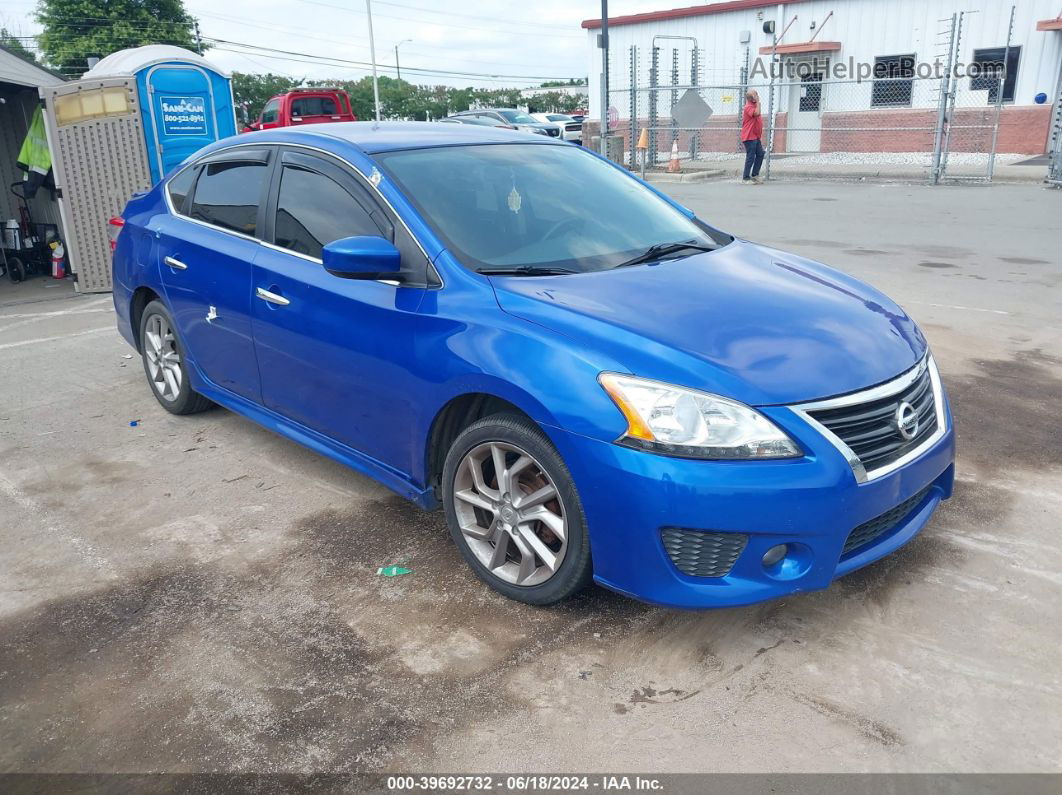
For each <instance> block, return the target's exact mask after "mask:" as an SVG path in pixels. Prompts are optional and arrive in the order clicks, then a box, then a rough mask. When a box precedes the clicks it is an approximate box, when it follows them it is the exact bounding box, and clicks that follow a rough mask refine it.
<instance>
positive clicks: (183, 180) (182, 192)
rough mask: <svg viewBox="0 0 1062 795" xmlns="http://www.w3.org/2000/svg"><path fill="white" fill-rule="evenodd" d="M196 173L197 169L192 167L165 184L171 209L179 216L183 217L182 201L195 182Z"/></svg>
mask: <svg viewBox="0 0 1062 795" xmlns="http://www.w3.org/2000/svg"><path fill="white" fill-rule="evenodd" d="M196 171H198V169H196V168H194V167H193V168H186V169H185V170H184V171H182V172H181V173H180V174H178V175H177V176H176V177H174V178H173V179H171V180H170V181H169V182H168V183H167V184H166V192H167V193H169V194H170V201H171V202H172V203H173V209H174V210H175V211H177V212H178V213H180V214H181V215H184V200H185V199H186V198H187V197H188V191H190V190H191V189H192V183H193V182H195V174H196Z"/></svg>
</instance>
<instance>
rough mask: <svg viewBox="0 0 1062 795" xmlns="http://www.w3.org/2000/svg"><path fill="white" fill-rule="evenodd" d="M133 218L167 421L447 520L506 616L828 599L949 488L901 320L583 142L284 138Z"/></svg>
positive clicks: (132, 263)
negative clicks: (273, 454) (531, 609)
mask: <svg viewBox="0 0 1062 795" xmlns="http://www.w3.org/2000/svg"><path fill="white" fill-rule="evenodd" d="M558 185H578V186H579V188H578V190H570V191H564V190H558V188H557V186H558ZM123 218H124V222H125V223H124V226H123V227H122V229H121V232H120V233H119V235H118V238H117V245H116V249H115V252H114V285H115V289H114V301H115V306H116V308H117V312H118V325H119V330H120V331H121V333H122V335H123V336H124V337H125V338H126V339H127V340H128V341H129V343H130V344H132V345H134V346H135V347H136V348H137V350H138V351H139V352H140V354H141V355H142V357H143V362H144V370H145V373H146V375H147V379H148V383H149V384H150V387H151V389H152V390H153V392H154V395H155V397H156V398H157V399H158V402H159V403H160V404H161V405H162V407H163V408H165V409H166V410H167V411H170V412H173V413H175V414H190V413H193V412H197V411H201V410H203V409H205V408H208V407H209V406H211V405H212V404H215V403H216V404H220V405H222V406H224V407H226V408H228V409H231V410H232V411H236V412H238V413H240V414H243V415H245V416H247V417H249V418H251V419H252V420H254V421H256V422H258V423H260V424H262V425H263V426H265V427H267V428H269V429H271V430H273V431H275V432H277V433H279V434H281V435H283V436H286V437H288V438H290V439H292V440H294V441H297V442H299V443H301V444H304V445H306V446H307V447H310V448H312V449H314V450H316V451H318V452H320V453H322V454H324V455H327V456H330V457H331V458H333V459H335V460H337V461H340V462H342V463H343V464H346V465H347V466H349V467H351V468H352V469H355V470H357V471H359V472H362V473H364V474H366V475H368V476H370V477H372V478H375V479H376V480H378V481H379V482H381V483H383V484H384V485H385V486H387V487H389V488H391V489H393V490H394V491H396V492H397V493H399V494H401V495H403V496H405V497H407V498H408V499H410V500H412V501H413V502H415V503H417V504H418V505H419V506H421V507H422V508H425V509H432V508H436V507H438V506H439V505H440V504H441V507H442V509H443V510H444V511H445V514H446V519H447V523H448V525H449V528H450V533H451V535H452V536H453V540H454V543H455V544H456V545H457V548H458V549H459V550H460V552H461V554H462V556H463V557H464V558H465V560H466V561H467V563H468V565H469V566H471V567H472V569H473V571H474V572H475V573H476V574H477V575H478V576H479V577H480V578H481V579H482V580H484V581H485V582H486V583H487V584H489V585H490V586H491V587H493V588H495V589H497V590H498V591H500V592H501V593H502V594H504V595H506V596H508V597H510V598H512V599H517V600H520V601H522V602H527V603H530V604H537V605H544V604H552V603H555V602H558V601H560V600H562V599H564V598H566V597H568V596H571V595H572V594H574V593H575V592H577V591H578V590H580V589H581V588H583V587H585V586H586V585H587V584H589V582H590V581H591V580H594V581H596V582H597V583H599V584H601V585H603V586H606V587H608V588H612V589H614V590H616V591H619V592H621V593H625V594H628V595H630V596H633V597H636V598H638V599H642V600H646V601H649V602H653V603H657V604H661V605H671V606H678V607H689V608H700V607H723V606H732V605H742V604H750V603H753V602H758V601H762V600H765V599H772V598H776V597H779V596H784V595H786V594H790V593H795V592H798V591H809V590H815V589H821V588H825V587H827V586H828V585H829V584H830V583H831V582H832V581H833V580H835V579H836V578H837V577H839V576H841V575H843V574H846V573H848V572H850V571H853V570H855V569H857V568H859V567H861V566H864V565H866V564H868V563H870V562H871V561H874V560H877V559H878V558H880V557H882V556H884V555H886V554H888V553H890V552H892V551H893V550H895V549H896V548H897V547H899V546H901V545H902V544H904V543H906V542H907V541H909V540H910V539H911V538H912V537H913V536H914V535H915V534H916V533H918V532H919V530H921V529H922V527H924V526H925V524H926V522H927V521H928V520H929V517H930V516H931V515H932V513H933V511H934V510H935V509H936V507H937V506H938V504H939V503H940V501H941V500H943V499H946V498H948V497H949V496H950V495H951V491H952V483H953V480H954V465H953V461H954V434H953V431H952V420H951V413H950V410H949V408H948V402H947V399H946V396H945V393H944V389H943V387H942V385H941V381H940V376H939V374H938V372H937V366H936V364H935V363H934V361H933V357H932V355H931V354H930V351H929V348H928V346H927V344H926V340H925V338H924V337H923V335H922V332H921V331H920V329H919V328H918V326H917V325H916V324H915V323H914V321H912V320H911V318H910V317H908V316H907V314H906V313H905V312H904V311H903V310H902V309H901V308H900V307H899V306H897V305H896V304H895V303H893V302H892V301H891V300H889V299H888V298H887V297H885V296H884V295H882V294H881V293H879V292H878V291H877V290H875V289H873V288H872V287H869V286H868V285H866V284H863V283H861V282H859V281H857V280H855V279H852V278H850V277H848V276H846V275H844V274H842V273H839V272H837V271H835V270H832V269H830V268H828V267H826V266H824V265H821V264H818V263H816V262H812V261H809V260H807V259H804V258H802V257H799V256H796V255H793V254H789V253H786V252H784V251H777V250H774V249H770V248H766V247H764V246H760V245H756V244H754V243H750V242H747V241H744V240H739V239H736V238H734V237H733V236H731V235H729V234H726V233H725V232H722V231H720V230H718V229H715V228H714V227H712V226H711V225H710V224H708V223H706V222H705V221H703V220H701V219H699V218H697V217H696V216H695V215H694V214H693V213H691V212H690V211H689V210H687V209H686V208H684V207H682V206H680V205H678V204H676V203H675V202H674V201H672V200H671V199H669V198H668V197H666V196H664V195H663V194H661V193H659V192H657V191H656V190H654V189H653V188H652V187H651V186H648V185H646V184H644V183H642V182H641V181H639V180H638V179H637V178H635V177H633V176H631V175H630V174H628V173H627V172H626V171H624V170H623V169H622V168H619V167H617V166H615V165H614V164H612V163H610V162H608V161H606V160H604V159H602V158H600V157H598V156H597V155H595V154H593V153H591V152H589V151H587V150H585V149H582V148H580V147H578V146H574V145H570V144H565V143H562V142H559V141H556V140H552V139H547V138H545V137H535V138H531V137H526V138H519V137H518V136H513V134H512V133H511V132H509V131H505V130H501V131H498V130H493V129H490V128H485V127H473V126H466V125H456V124H416V123H412V124H406V123H385V124H372V123H353V124H352V123H347V124H334V125H333V124H324V125H315V126H314V127H313V128H312V129H298V130H297V129H279V130H270V131H266V132H260V133H253V134H250V135H242V136H240V137H239V138H238V139H227V140H222V141H219V142H217V143H216V144H213V145H211V146H209V147H207V148H205V149H203V150H201V151H200V152H198V153H197V154H195V155H194V156H193V157H191V158H190V159H189V160H188V161H187V162H185V163H184V164H182V165H181V166H180V167H179V168H178V169H177V170H176V171H175V172H173V173H172V174H170V175H168V176H167V177H166V178H165V179H164V180H163V181H162V182H161V183H159V184H158V185H156V186H155V187H154V188H153V189H152V190H151V191H149V192H147V193H145V194H142V195H138V196H137V197H134V198H133V200H132V201H130V202H129V205H128V206H127V207H126V209H125V212H124V214H123Z"/></svg>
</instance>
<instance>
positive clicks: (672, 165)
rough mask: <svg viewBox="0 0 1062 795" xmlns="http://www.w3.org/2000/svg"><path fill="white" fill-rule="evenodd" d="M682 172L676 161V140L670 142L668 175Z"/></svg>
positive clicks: (677, 160)
mask: <svg viewBox="0 0 1062 795" xmlns="http://www.w3.org/2000/svg"><path fill="white" fill-rule="evenodd" d="M681 170H682V167H681V166H680V165H679V159H678V139H677V138H676V139H675V140H674V141H672V142H671V160H669V161H668V164H667V173H668V174H678V173H679V172H680V171H681Z"/></svg>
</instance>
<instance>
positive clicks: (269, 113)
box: [262, 99, 280, 124]
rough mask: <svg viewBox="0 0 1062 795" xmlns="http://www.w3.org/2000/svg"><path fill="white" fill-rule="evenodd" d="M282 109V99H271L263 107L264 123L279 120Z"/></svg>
mask: <svg viewBox="0 0 1062 795" xmlns="http://www.w3.org/2000/svg"><path fill="white" fill-rule="evenodd" d="M279 111H280V100H279V99H271V100H269V102H267V103H266V104H265V107H264V108H262V124H272V123H273V122H275V121H276V120H277V113H278V112H279Z"/></svg>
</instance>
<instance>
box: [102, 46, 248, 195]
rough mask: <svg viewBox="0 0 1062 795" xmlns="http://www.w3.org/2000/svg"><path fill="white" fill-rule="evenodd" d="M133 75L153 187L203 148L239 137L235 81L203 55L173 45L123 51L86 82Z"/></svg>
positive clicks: (104, 64)
mask: <svg viewBox="0 0 1062 795" xmlns="http://www.w3.org/2000/svg"><path fill="white" fill-rule="evenodd" d="M127 76H131V77H133V78H135V80H136V89H137V94H138V98H139V105H140V113H141V123H142V125H143V134H144V145H145V148H146V151H147V161H148V168H149V169H150V172H151V181H152V182H157V181H158V180H159V179H161V178H162V177H163V176H164V175H165V174H167V173H168V172H169V171H170V170H171V169H173V167H174V166H176V165H177V164H178V163H180V162H181V161H182V160H184V159H185V158H186V157H188V155H190V154H192V153H193V152H195V151H196V150H198V149H200V148H201V147H203V146H206V145H207V144H209V143H212V142H214V141H216V140H218V139H219V138H226V137H228V136H230V135H235V134H236V115H235V107H234V103H233V99H232V81H231V78H230V77H229V74H228V72H225V71H224V70H222V69H220V68H218V67H217V66H215V65H214V64H212V63H211V62H210V61H208V60H207V59H206V58H204V57H203V56H202V55H198V54H196V53H194V52H192V51H191V50H186V49H183V48H181V47H174V46H172V45H168V44H152V45H148V46H146V47H136V48H133V49H129V50H120V51H118V52H116V53H112V54H111V55H108V56H107V57H106V58H104V59H103V60H101V61H100V62H99V63H97V64H96V65H95V66H94V67H92V68H91V69H90V70H89V71H88V72H86V73H85V74H84V75H82V77H81V81H82V82H85V81H91V80H96V79H102V78H113V77H127Z"/></svg>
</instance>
